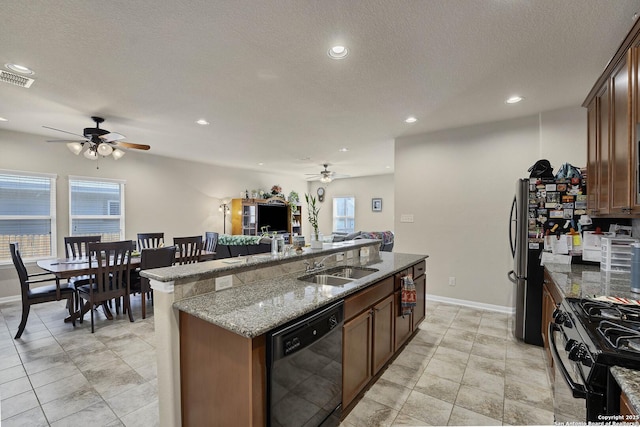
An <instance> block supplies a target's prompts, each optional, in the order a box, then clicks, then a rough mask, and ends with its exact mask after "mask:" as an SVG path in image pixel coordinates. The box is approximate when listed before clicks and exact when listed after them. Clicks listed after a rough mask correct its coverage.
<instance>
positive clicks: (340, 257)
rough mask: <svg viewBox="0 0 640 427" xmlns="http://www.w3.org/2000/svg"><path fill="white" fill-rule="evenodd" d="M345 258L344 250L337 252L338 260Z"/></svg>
mask: <svg viewBox="0 0 640 427" xmlns="http://www.w3.org/2000/svg"><path fill="white" fill-rule="evenodd" d="M343 259H344V252H340V253H337V254H336V261H337V262H340V261H342V260H343Z"/></svg>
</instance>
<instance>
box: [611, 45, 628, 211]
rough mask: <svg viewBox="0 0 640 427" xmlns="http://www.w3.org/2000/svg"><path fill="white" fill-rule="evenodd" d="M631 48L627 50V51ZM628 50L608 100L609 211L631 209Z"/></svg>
mask: <svg viewBox="0 0 640 427" xmlns="http://www.w3.org/2000/svg"><path fill="white" fill-rule="evenodd" d="M630 52H631V51H629V54H630ZM629 54H628V55H627V56H625V58H624V59H623V60H622V61H621V62H620V64H619V65H618V66H617V67H616V69H615V70H614V72H613V74H612V75H611V89H610V90H611V104H610V109H611V113H610V117H611V121H610V124H609V127H610V155H611V160H610V167H611V172H610V173H611V175H610V176H611V181H610V184H609V188H610V196H609V197H610V199H609V200H610V207H611V208H610V210H609V213H611V214H620V213H623V214H629V213H631V212H630V211H631V140H630V135H631V133H630V129H629V127H630V123H631V101H630V97H629V94H630V84H629V77H630V75H631V73H630V72H629V65H630V60H629Z"/></svg>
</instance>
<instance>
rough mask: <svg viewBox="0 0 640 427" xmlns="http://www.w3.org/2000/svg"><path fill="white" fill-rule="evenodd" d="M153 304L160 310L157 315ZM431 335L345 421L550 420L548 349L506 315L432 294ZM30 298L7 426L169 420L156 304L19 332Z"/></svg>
mask: <svg viewBox="0 0 640 427" xmlns="http://www.w3.org/2000/svg"><path fill="white" fill-rule="evenodd" d="M150 311H151V313H150ZM427 311H428V315H427V319H426V320H425V322H423V323H422V325H421V327H420V329H421V330H420V331H419V332H418V334H417V335H416V336H415V337H414V338H413V340H412V341H411V342H410V343H409V345H408V346H407V347H406V348H405V349H404V351H403V352H402V353H401V354H400V355H399V356H398V357H397V358H396V360H395V361H394V362H393V363H392V364H391V365H390V366H389V367H388V369H387V370H386V371H385V373H384V374H383V375H382V377H381V378H380V379H379V381H378V382H377V383H376V384H375V385H374V386H373V387H371V389H370V390H368V391H367V393H366V394H365V396H364V397H363V399H362V400H361V401H360V403H359V404H358V405H357V406H356V407H355V408H354V409H353V411H352V412H351V413H350V414H349V415H348V416H347V418H346V419H345V420H344V422H343V423H342V426H344V427H353V426H367V427H369V426H391V425H398V426H400V425H411V426H420V425H502V424H504V425H526V424H533V425H551V424H553V412H552V411H553V407H552V396H551V390H550V386H549V384H548V380H547V376H546V373H545V368H544V363H543V354H542V349H540V348H538V347H534V346H529V345H526V344H521V343H518V342H516V341H515V340H514V339H513V338H512V334H511V332H510V327H511V318H510V316H507V315H505V314H500V313H495V312H489V311H482V310H475V309H471V308H467V307H461V306H455V305H449V304H442V303H436V302H432V301H428V302H427ZM20 312H21V308H20V304H19V303H5V304H2V305H0V397H1V404H0V414H1V424H2V426H3V427H7V426H14V425H21V426H30V427H31V426H49V425H51V426H77V425H80V424H87V425H88V424H91V425H106V426H122V425H124V426H155V425H158V400H157V377H156V363H155V344H154V327H153V314H152V310H147V319H145V320H142V318H141V312H140V299H139V297H136V298H134V299H133V314H134V317H135V319H136V321H135V322H134V323H130V322H129V321H128V320H127V319H125V318H124V317H123V316H122V315H120V316H117V317H116V320H115V321H114V322H110V321H107V320H106V319H105V318H104V316H103V315H102V312H101V311H98V312H96V314H97V318H98V320H97V326H96V333H95V334H91V333H90V321H89V316H88V315H87V316H86V317H85V322H84V324H83V325H78V326H77V327H76V328H75V329H74V328H73V327H72V326H71V325H70V324H64V323H63V322H62V321H61V320H60V319H61V318H62V317H64V315H65V308H64V303H49V304H42V305H39V306H34V307H32V312H31V314H30V316H29V322H28V323H27V328H26V331H25V333H24V334H23V336H22V338H21V339H20V340H13V335H14V334H15V331H16V329H17V325H18V323H19V320H20Z"/></svg>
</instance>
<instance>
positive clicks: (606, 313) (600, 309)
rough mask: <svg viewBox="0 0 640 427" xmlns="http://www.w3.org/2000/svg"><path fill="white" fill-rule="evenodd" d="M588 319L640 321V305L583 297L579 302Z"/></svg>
mask: <svg viewBox="0 0 640 427" xmlns="http://www.w3.org/2000/svg"><path fill="white" fill-rule="evenodd" d="M579 305H580V307H581V308H582V311H583V313H584V314H585V315H586V316H587V318H588V319H589V320H600V319H617V320H625V321H628V322H640V306H637V305H624V304H614V303H611V302H606V301H595V300H590V299H583V300H581V301H580V303H579Z"/></svg>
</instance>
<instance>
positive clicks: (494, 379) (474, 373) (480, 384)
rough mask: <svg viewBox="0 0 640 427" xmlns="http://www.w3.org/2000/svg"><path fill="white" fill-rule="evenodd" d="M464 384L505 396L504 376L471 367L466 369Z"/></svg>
mask: <svg viewBox="0 0 640 427" xmlns="http://www.w3.org/2000/svg"><path fill="white" fill-rule="evenodd" d="M462 384H463V385H466V386H470V387H474V388H477V389H479V390H483V391H486V392H489V393H493V394H496V395H499V396H501V397H504V377H503V376H501V375H492V374H489V373H487V372H484V371H481V370H477V369H474V368H469V367H468V366H467V369H466V370H465V371H464V376H463V377H462Z"/></svg>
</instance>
